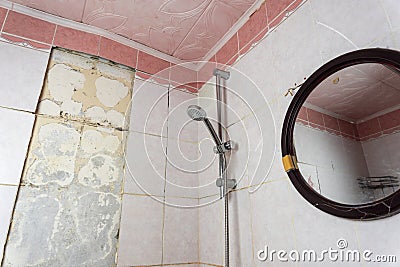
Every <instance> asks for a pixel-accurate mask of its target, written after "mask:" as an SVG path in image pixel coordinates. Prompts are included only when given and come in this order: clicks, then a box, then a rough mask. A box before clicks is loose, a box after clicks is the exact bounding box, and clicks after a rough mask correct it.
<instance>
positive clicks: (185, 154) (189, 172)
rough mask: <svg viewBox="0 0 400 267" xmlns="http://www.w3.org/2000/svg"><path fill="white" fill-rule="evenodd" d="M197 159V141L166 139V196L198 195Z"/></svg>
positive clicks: (192, 196) (193, 196) (194, 196)
mask: <svg viewBox="0 0 400 267" xmlns="http://www.w3.org/2000/svg"><path fill="white" fill-rule="evenodd" d="M198 159H199V149H198V144H197V143H194V142H186V141H177V139H173V138H169V139H168V151H167V168H166V185H165V195H166V196H174V197H191V198H197V197H198V185H199V180H198V177H199V176H198V173H199V171H198V167H197V163H198V162H199V160H198ZM178 200H179V199H178ZM177 204H178V203H177Z"/></svg>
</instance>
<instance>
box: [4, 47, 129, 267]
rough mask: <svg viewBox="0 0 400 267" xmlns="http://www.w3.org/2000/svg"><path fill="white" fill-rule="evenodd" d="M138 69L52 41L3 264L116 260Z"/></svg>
mask: <svg viewBox="0 0 400 267" xmlns="http://www.w3.org/2000/svg"><path fill="white" fill-rule="evenodd" d="M133 80H134V70H132V69H129V68H126V67H124V66H121V65H116V64H113V63H111V62H108V61H106V60H102V59H99V58H95V57H90V56H88V55H85V54H80V53H75V52H71V51H67V50H62V49H55V50H53V52H52V56H51V59H50V62H49V66H48V71H47V75H46V79H45V83H44V87H43V91H42V96H41V98H40V100H39V105H38V110H37V116H36V122H35V126H34V130H33V135H32V140H31V145H30V148H29V152H28V155H27V160H26V164H25V168H24V173H23V177H22V182H21V187H20V190H19V194H18V199H17V204H16V207H15V211H14V215H13V222H12V224H11V228H10V233H9V237H8V242H7V245H6V249H5V255H4V265H5V266H82V265H83V266H113V265H115V257H116V251H117V242H118V229H119V219H120V209H121V196H122V181H123V176H124V153H125V143H126V142H125V141H126V135H125V133H126V130H127V129H126V128H127V125H129V117H128V116H129V110H130V100H131V96H132V88H133Z"/></svg>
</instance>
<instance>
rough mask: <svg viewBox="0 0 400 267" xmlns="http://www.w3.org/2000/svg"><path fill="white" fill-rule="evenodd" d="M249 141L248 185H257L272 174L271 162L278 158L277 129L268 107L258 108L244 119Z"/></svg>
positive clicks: (270, 177)
mask: <svg viewBox="0 0 400 267" xmlns="http://www.w3.org/2000/svg"><path fill="white" fill-rule="evenodd" d="M244 125H245V127H246V132H247V138H248V140H249V141H248V142H249V162H248V181H247V185H248V186H254V185H259V184H261V183H263V182H265V181H267V180H269V179H272V178H276V177H274V176H273V175H272V172H271V170H272V167H273V162H274V159H275V158H276V157H278V158H279V151H278V147H279V141H280V139H279V138H280V135H279V129H278V128H275V127H276V126H275V120H274V117H273V114H272V113H271V110H270V109H269V108H268V107H264V108H262V109H258V110H256V111H255V113H254V114H252V115H251V116H249V117H247V118H246V119H244Z"/></svg>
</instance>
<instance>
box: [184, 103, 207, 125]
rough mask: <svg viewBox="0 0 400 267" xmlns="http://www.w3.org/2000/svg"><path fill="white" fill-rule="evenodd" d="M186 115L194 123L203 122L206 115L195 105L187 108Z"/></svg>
mask: <svg viewBox="0 0 400 267" xmlns="http://www.w3.org/2000/svg"><path fill="white" fill-rule="evenodd" d="M187 114H188V115H189V117H190V118H191V119H192V120H195V121H204V120H205V119H206V118H207V113H206V112H205V110H204V109H202V108H201V107H199V106H197V105H190V106H188V108H187Z"/></svg>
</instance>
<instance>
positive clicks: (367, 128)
mask: <svg viewBox="0 0 400 267" xmlns="http://www.w3.org/2000/svg"><path fill="white" fill-rule="evenodd" d="M380 131H381V128H380V126H379V121H378V118H374V119H371V120H368V121H365V122H362V123H359V124H357V132H358V134H359V136H360V138H361V139H363V138H364V137H366V136H370V135H372V134H376V133H379V132H380Z"/></svg>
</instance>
